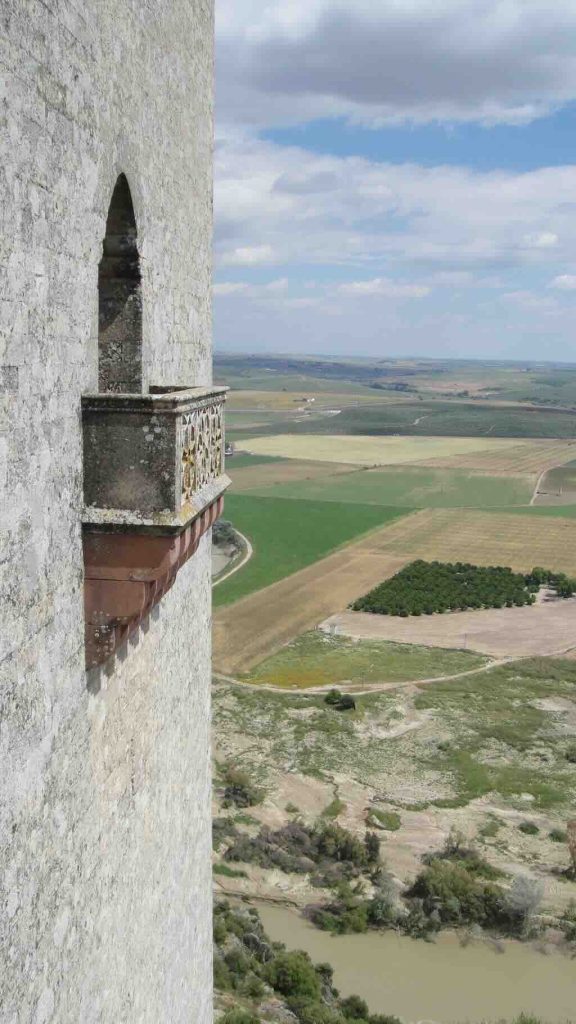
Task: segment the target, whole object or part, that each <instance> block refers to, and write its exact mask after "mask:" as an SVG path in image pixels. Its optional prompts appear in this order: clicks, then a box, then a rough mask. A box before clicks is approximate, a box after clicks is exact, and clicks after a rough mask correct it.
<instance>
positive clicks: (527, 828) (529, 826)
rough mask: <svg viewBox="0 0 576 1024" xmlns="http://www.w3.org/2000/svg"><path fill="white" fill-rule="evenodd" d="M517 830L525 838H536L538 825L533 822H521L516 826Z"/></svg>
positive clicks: (538, 830)
mask: <svg viewBox="0 0 576 1024" xmlns="http://www.w3.org/2000/svg"><path fill="white" fill-rule="evenodd" d="M518 830H519V831H520V832H523V833H524V835H525V836H537V835H538V834H539V832H540V829H539V828H538V825H536V824H535V823H534V822H533V821H521V822H520V824H519V825H518Z"/></svg>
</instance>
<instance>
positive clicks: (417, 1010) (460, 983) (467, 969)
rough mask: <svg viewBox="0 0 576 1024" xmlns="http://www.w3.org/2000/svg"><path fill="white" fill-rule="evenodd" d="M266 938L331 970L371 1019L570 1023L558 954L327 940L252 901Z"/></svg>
mask: <svg viewBox="0 0 576 1024" xmlns="http://www.w3.org/2000/svg"><path fill="white" fill-rule="evenodd" d="M254 905H255V906H256V907H257V909H258V912H259V914H260V916H261V919H262V922H263V924H264V927H265V929H266V931H267V932H268V934H269V936H270V937H271V938H272V939H273V940H274V941H276V942H284V943H285V944H286V946H287V947H288V948H289V949H303V950H305V951H306V952H307V953H309V954H310V956H311V957H312V959H313V960H315V961H327V962H329V963H330V964H331V965H332V967H333V968H334V980H335V984H336V986H337V987H338V989H339V990H340V991H341V993H342V995H344V996H347V995H349V994H351V993H353V992H355V993H357V994H358V995H360V996H361V997H362V998H364V999H365V1000H366V1001H367V1002H368V1004H369V1006H370V1009H371V1011H372V1013H393V1014H397V1015H398V1016H399V1017H401V1018H402V1019H403V1020H405V1021H410V1022H416V1021H421V1022H422V1021H426V1022H428V1024H432V1022H436V1024H453V1022H456V1021H459V1022H462V1021H466V1020H474V1021H480V1020H498V1019H501V1018H509V1019H510V1018H513V1017H516V1016H517V1015H518V1014H520V1013H522V1012H524V1013H532V1014H534V1015H536V1016H540V1017H542V1018H543V1019H545V1020H547V1021H550V1022H551V1024H566V1022H569V1021H571V1020H573V1019H574V1007H576V964H575V962H574V959H573V958H572V957H571V956H570V955H568V954H565V953H561V952H559V951H558V950H557V949H552V948H547V947H542V949H543V951H541V949H539V948H536V946H535V945H533V944H530V943H521V942H517V941H514V940H506V941H501V942H497V943H496V942H492V941H490V940H477V941H472V942H468V943H467V944H462V942H461V941H460V939H459V936H458V935H457V934H456V933H454V932H443V933H441V934H440V935H439V936H438V937H437V939H436V941H435V942H433V943H430V942H424V941H423V940H421V939H410V938H407V937H405V936H401V935H398V934H396V933H395V932H370V933H368V934H364V935H343V936H331V935H329V934H328V933H327V932H321V931H319V930H318V929H316V928H314V927H312V926H311V925H310V924H308V923H307V922H306V921H305V920H304V919H303V918H302V917H301V916H300V915H299V914H298V913H297V912H295V911H294V910H290V909H288V908H284V907H278V906H270V905H269V904H265V903H260V902H257V901H255V902H254Z"/></svg>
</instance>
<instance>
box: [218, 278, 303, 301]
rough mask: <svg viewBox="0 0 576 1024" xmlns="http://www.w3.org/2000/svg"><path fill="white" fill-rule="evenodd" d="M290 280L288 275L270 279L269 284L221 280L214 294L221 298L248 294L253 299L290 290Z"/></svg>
mask: <svg viewBox="0 0 576 1024" xmlns="http://www.w3.org/2000/svg"><path fill="white" fill-rule="evenodd" d="M288 287H289V282H288V278H287V277H282V278H279V279H278V280H276V281H269V282H268V283H267V284H252V283H250V282H249V281H219V282H218V283H216V284H215V285H214V295H217V296H218V297H220V298H230V297H235V296H240V295H242V296H248V297H249V298H251V299H259V298H266V297H267V296H273V295H283V294H284V293H285V292H287V291H288Z"/></svg>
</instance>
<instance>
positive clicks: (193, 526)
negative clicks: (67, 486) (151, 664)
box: [83, 497, 224, 669]
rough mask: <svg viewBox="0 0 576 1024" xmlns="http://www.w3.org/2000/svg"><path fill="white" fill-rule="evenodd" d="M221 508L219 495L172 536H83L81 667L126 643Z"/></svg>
mask: <svg viewBox="0 0 576 1024" xmlns="http://www.w3.org/2000/svg"><path fill="white" fill-rule="evenodd" d="M223 507H224V498H223V497H220V498H218V499H217V500H216V501H214V502H213V503H212V504H211V505H209V506H208V508H207V509H205V511H204V512H203V513H202V514H201V515H199V516H198V517H197V518H196V519H195V520H194V521H193V522H192V523H190V525H189V526H188V527H186V529H185V530H183V531H182V532H181V533H179V534H178V535H177V536H174V535H172V536H163V537H157V536H150V535H147V534H145V533H144V534H143V533H92V532H85V533H84V537H83V548H84V609H85V621H86V668H87V669H91V668H96V667H98V666H99V665H103V664H104V663H105V662H106V661H108V659H109V658H111V657H112V656H113V655H114V654H115V653H116V651H118V649H119V648H120V647H121V646H122V644H124V643H126V642H127V640H128V639H129V638H130V636H131V635H132V633H134V631H135V630H136V629H137V628H138V626H139V625H140V624H141V623H142V622H143V620H144V619H145V618H146V617H147V616H148V615H149V614H150V612H151V611H152V609H153V608H154V607H155V606H156V605H157V604H158V602H159V601H161V600H162V598H163V597H164V595H165V594H166V593H167V592H168V591H169V590H170V588H171V587H172V586H173V584H174V581H175V579H176V576H177V574H178V572H179V570H180V569H181V568H182V566H183V565H184V564H185V563H186V562H187V561H188V559H189V558H191V557H192V556H193V555H194V554H195V552H196V551H197V549H198V545H199V543H200V540H201V538H202V537H203V535H204V534H205V533H206V531H207V530H209V529H210V527H211V526H212V525H213V523H214V522H215V521H216V520H217V519H218V517H219V516H220V515H221V514H222V510H223Z"/></svg>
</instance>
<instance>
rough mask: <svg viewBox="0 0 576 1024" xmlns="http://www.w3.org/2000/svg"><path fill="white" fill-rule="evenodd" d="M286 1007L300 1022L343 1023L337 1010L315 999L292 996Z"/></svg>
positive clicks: (303, 1023)
mask: <svg viewBox="0 0 576 1024" xmlns="http://www.w3.org/2000/svg"><path fill="white" fill-rule="evenodd" d="M288 1009H289V1010H291V1011H292V1013H293V1014H294V1016H295V1017H297V1018H298V1020H299V1022H300V1024H343V1018H342V1016H341V1014H339V1013H338V1011H337V1010H334V1009H332V1007H330V1006H326V1004H325V1003H320V1002H318V1000H316V999H314V1000H311V999H306V998H302V996H297V997H292V998H291V999H288Z"/></svg>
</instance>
